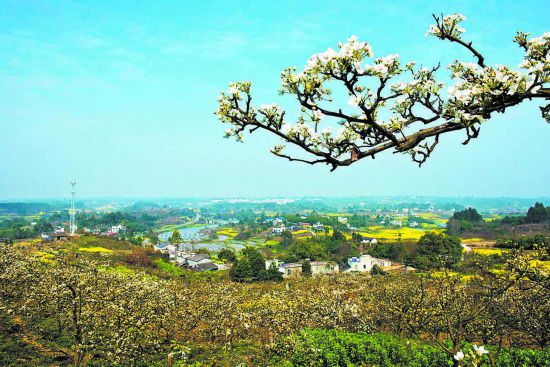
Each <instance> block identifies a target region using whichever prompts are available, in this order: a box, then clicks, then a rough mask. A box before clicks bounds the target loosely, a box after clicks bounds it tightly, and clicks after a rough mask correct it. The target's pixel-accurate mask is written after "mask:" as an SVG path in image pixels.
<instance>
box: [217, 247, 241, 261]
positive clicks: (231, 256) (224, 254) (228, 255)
mask: <svg viewBox="0 0 550 367" xmlns="http://www.w3.org/2000/svg"><path fill="white" fill-rule="evenodd" d="M236 258H237V257H236V256H235V253H234V252H233V251H231V250H230V249H227V248H222V249H221V250H220V252H218V259H220V260H224V259H225V260H227V261H229V262H234V261H235V259H236Z"/></svg>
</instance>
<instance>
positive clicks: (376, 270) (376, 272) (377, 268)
mask: <svg viewBox="0 0 550 367" xmlns="http://www.w3.org/2000/svg"><path fill="white" fill-rule="evenodd" d="M370 273H371V275H386V272H385V271H384V270H382V268H381V267H380V266H378V264H374V265H373V266H372V269H371V270H370Z"/></svg>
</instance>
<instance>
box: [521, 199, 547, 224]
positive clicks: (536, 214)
mask: <svg viewBox="0 0 550 367" xmlns="http://www.w3.org/2000/svg"><path fill="white" fill-rule="evenodd" d="M525 221H526V222H527V223H543V222H547V221H550V207H549V208H545V207H544V204H542V203H539V202H537V203H535V205H534V206H532V207H530V208H529V210H528V211H527V217H526V220H525Z"/></svg>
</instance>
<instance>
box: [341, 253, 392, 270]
mask: <svg viewBox="0 0 550 367" xmlns="http://www.w3.org/2000/svg"><path fill="white" fill-rule="evenodd" d="M347 265H348V266H349V269H346V270H345V271H359V272H368V271H371V270H372V267H373V266H374V265H378V266H380V267H382V268H383V267H385V266H391V265H392V262H391V261H390V260H387V259H378V258H376V257H373V256H371V255H361V256H358V257H350V258H348V261H347Z"/></svg>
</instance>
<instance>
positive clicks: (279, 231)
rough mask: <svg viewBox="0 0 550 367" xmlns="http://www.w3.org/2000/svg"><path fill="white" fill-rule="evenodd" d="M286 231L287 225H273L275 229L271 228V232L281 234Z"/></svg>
mask: <svg viewBox="0 0 550 367" xmlns="http://www.w3.org/2000/svg"><path fill="white" fill-rule="evenodd" d="M284 231H286V227H285V226H282V227H273V229H272V230H271V233H276V234H281V233H283V232H284Z"/></svg>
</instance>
